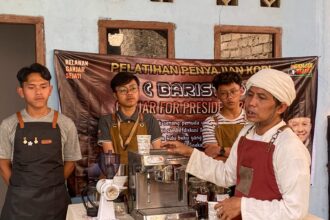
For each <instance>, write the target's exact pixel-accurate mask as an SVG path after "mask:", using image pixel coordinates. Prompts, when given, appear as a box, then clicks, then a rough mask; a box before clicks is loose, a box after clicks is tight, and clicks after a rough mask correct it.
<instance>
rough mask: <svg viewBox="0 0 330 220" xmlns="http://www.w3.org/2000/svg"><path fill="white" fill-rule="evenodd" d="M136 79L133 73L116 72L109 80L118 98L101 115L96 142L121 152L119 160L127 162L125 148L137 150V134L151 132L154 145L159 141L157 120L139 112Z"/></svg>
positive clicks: (138, 92)
mask: <svg viewBox="0 0 330 220" xmlns="http://www.w3.org/2000/svg"><path fill="white" fill-rule="evenodd" d="M139 85H140V82H139V79H138V78H137V77H136V75H135V74H133V73H129V72H119V73H117V74H116V75H115V76H114V78H113V79H112V80H111V89H112V91H113V94H114V97H115V98H116V99H117V102H118V103H117V104H118V110H117V111H116V112H115V113H113V114H111V115H105V116H102V117H101V118H100V121H99V132H98V144H99V145H101V146H102V147H103V151H104V152H105V153H107V152H108V151H109V150H111V151H112V152H116V153H119V154H120V161H121V163H123V164H127V162H128V161H127V157H128V156H127V155H128V153H127V152H128V150H131V151H137V138H136V135H151V144H152V147H153V148H159V147H160V144H161V137H162V134H161V131H160V127H159V123H158V121H157V120H156V119H155V118H154V116H153V115H152V114H150V113H140V112H139V109H138V107H137V106H138V101H139V97H140V91H139Z"/></svg>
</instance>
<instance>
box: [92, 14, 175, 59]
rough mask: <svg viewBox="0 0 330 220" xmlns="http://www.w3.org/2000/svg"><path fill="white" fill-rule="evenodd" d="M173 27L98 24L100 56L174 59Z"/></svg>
mask: <svg viewBox="0 0 330 220" xmlns="http://www.w3.org/2000/svg"><path fill="white" fill-rule="evenodd" d="M174 28H175V26H174V24H171V23H162V22H143V21H113V20H100V21H99V51H100V53H101V54H114V55H125V56H140V57H149V58H174V57H175V54H174Z"/></svg>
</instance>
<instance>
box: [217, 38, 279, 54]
mask: <svg viewBox="0 0 330 220" xmlns="http://www.w3.org/2000/svg"><path fill="white" fill-rule="evenodd" d="M271 57H273V39H272V35H271V34H232V33H228V34H221V58H222V59H262V58H271Z"/></svg>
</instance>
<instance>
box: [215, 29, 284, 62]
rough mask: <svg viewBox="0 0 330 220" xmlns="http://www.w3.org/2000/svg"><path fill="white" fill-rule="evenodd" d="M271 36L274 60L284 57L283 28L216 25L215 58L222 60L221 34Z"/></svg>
mask: <svg viewBox="0 0 330 220" xmlns="http://www.w3.org/2000/svg"><path fill="white" fill-rule="evenodd" d="M226 33H241V34H271V35H272V36H273V55H274V58H279V57H282V28H280V27H261V26H236V25H216V26H215V27H214V58H215V59H221V46H220V45H221V38H220V35H221V34H226Z"/></svg>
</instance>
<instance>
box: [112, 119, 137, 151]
mask: <svg viewBox="0 0 330 220" xmlns="http://www.w3.org/2000/svg"><path fill="white" fill-rule="evenodd" d="M139 121H140V115H138V118H137V119H136V121H135V123H134V125H133V127H132V129H131V131H130V133H129V135H128V138H127V139H126V141H125V144H124V141H123V137H122V136H121V134H120V121H119V120H117V126H118V131H119V132H118V133H119V141H120V147H121V148H123V149H124V150H126V149H127V147H128V144H129V143H130V142H131V140H132V138H133V135H134V133H135V131H136V129H137V126H138V123H139Z"/></svg>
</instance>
